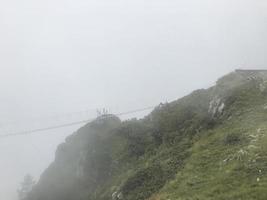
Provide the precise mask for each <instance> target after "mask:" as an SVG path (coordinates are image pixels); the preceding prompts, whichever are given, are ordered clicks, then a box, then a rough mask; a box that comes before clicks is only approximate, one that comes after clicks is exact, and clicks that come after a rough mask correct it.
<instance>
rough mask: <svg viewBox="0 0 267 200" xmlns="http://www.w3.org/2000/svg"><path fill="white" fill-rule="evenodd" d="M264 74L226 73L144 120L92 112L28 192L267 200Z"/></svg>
mask: <svg viewBox="0 0 267 200" xmlns="http://www.w3.org/2000/svg"><path fill="white" fill-rule="evenodd" d="M266 80H267V79H266V74H264V73H254V74H251V73H248V74H247V73H231V74H229V75H227V76H225V77H223V78H221V79H220V80H218V82H217V84H216V86H214V87H212V88H209V89H207V90H198V91H195V92H193V93H192V94H190V95H188V96H186V97H184V98H182V99H180V100H177V101H174V102H171V103H167V104H164V105H160V106H158V107H157V108H155V110H154V111H153V112H152V113H151V114H150V115H148V116H147V117H145V118H144V119H142V120H135V119H133V120H129V121H124V122H121V121H120V120H119V119H118V118H117V117H116V116H112V115H108V116H103V117H101V118H99V119H96V120H95V121H94V122H92V123H90V124H88V125H86V126H85V127H83V128H81V129H80V130H78V131H77V132H76V133H74V134H73V135H72V136H70V137H69V138H67V139H66V142H65V143H64V144H62V145H60V147H59V148H58V151H57V153H56V159H55V162H54V163H52V164H51V166H50V167H49V168H48V169H47V170H46V172H45V173H44V174H43V175H42V177H41V180H40V181H39V183H38V184H37V185H36V186H35V188H34V190H33V191H32V193H31V194H30V195H29V198H28V199H29V200H111V199H112V200H208V199H218V200H223V199H225V200H226V199H227V200H231V199H233V200H237V199H242V200H243V199H248V200H251V199H257V200H258V199H262V200H265V199H267V190H266V188H267V153H266V152H267V145H266V144H267V138H266V132H267V123H266V120H267V89H266V88H267V87H266V86H267V84H266Z"/></svg>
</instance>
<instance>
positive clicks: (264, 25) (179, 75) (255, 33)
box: [0, 0, 267, 200]
mask: <svg viewBox="0 0 267 200" xmlns="http://www.w3.org/2000/svg"><path fill="white" fill-rule="evenodd" d="M266 10H267V2H266V1H263V0H259V1H255V0H254V1H253V0H234V1H233V0H220V1H214V0H203V1H197V0H179V1H172V0H165V1H163V0H153V1H152V0H147V1H142V0H135V1H130V0H124V1H120V0H98V1H96V0H89V1H84V0H75V1H74V0H68V1H63V0H53V1H52V0H47V1H36V0H35V1H33V0H25V1H19V0H8V1H7V0H0V69H1V73H0V92H1V95H0V131H1V132H0V134H6V133H13V132H19V131H25V130H32V129H36V128H43V127H50V126H55V125H60V124H62V123H63V124H64V123H69V122H73V121H79V120H87V119H91V118H94V117H96V110H97V109H102V108H106V109H108V111H109V112H110V113H121V112H125V111H129V110H134V109H140V108H144V107H149V106H156V105H158V104H159V103H160V102H168V101H172V100H175V99H178V98H179V97H182V96H184V95H186V94H188V93H190V92H191V91H193V90H195V89H200V88H207V87H209V86H211V85H213V84H214V83H215V82H216V80H217V78H219V77H220V76H222V75H224V74H226V73H229V72H231V71H233V70H234V69H237V68H249V69H258V68H261V69H266V66H267V57H266V51H267V39H266V35H267V13H266ZM148 112H149V111H147V112H143V113H141V114H140V113H137V114H133V115H131V116H123V118H124V119H127V118H131V117H135V116H136V117H142V116H144V115H145V114H147V113H148ZM82 125H83V124H81V125H75V126H72V127H67V128H62V129H56V130H47V131H43V132H40V133H39V134H33V135H26V136H16V137H8V138H0V158H1V159H0V176H1V177H2V178H1V180H0V199H5V200H16V199H17V198H16V195H17V194H16V190H17V188H18V187H19V184H20V182H21V180H22V179H23V177H24V175H25V174H27V173H30V174H32V175H33V176H34V177H35V179H36V180H38V178H39V176H40V174H41V173H42V172H43V171H44V170H45V169H46V168H47V167H48V165H49V164H50V163H51V162H52V161H53V159H54V152H55V150H56V147H57V145H58V144H60V143H61V142H63V141H64V138H65V137H66V136H68V135H70V134H72V133H73V132H74V131H76V130H77V129H78V128H79V127H81V126H82Z"/></svg>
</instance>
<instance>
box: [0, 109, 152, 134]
mask: <svg viewBox="0 0 267 200" xmlns="http://www.w3.org/2000/svg"><path fill="white" fill-rule="evenodd" d="M153 108H154V107H152V106H150V107H146V108H141V109H136V110H131V111H126V112H122V113H118V114H114V115H115V116H122V115H128V114H133V113H138V112H143V111H146V110H151V109H153ZM104 117H107V118H108V117H110V115H107V116H104ZM93 120H94V119H89V120H81V121H75V122H70V123H65V124H60V125H56V126H50V127H44V128H38V129H32V130H27V131H20V132H15V133H7V134H2V135H0V138H5V137H14V136H20V135H29V134H36V133H39V132H44V131H48V130H53V129H60V128H64V127H70V126H74V125H79V124H85V123H89V122H91V121H93Z"/></svg>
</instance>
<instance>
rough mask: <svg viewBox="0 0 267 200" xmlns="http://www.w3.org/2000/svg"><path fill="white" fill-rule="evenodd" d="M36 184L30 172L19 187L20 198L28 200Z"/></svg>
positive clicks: (20, 199)
mask: <svg viewBox="0 0 267 200" xmlns="http://www.w3.org/2000/svg"><path fill="white" fill-rule="evenodd" d="M34 185H35V181H34V179H33V177H32V176H31V175H29V174H28V175H26V176H25V177H24V179H23V182H22V183H21V185H20V188H19V189H18V197H19V200H26V198H27V196H28V194H29V193H30V192H31V190H32V188H33V186H34Z"/></svg>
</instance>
